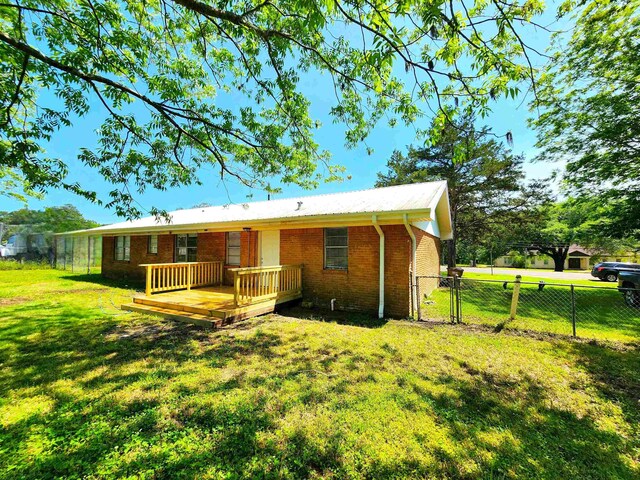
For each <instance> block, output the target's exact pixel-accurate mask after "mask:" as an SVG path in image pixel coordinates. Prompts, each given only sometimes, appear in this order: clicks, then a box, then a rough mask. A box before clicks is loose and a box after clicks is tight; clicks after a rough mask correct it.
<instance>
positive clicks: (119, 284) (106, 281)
mask: <svg viewBox="0 0 640 480" xmlns="http://www.w3.org/2000/svg"><path fill="white" fill-rule="evenodd" d="M60 279H62V280H73V281H76V282H83V283H93V284H97V285H103V286H105V287H113V288H135V289H143V288H144V282H143V281H141V280H135V279H127V280H123V279H112V278H106V277H104V276H102V274H101V273H89V274H87V273H84V274H78V275H63V276H61V277H60Z"/></svg>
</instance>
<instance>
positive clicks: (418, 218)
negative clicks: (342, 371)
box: [65, 181, 452, 321]
mask: <svg viewBox="0 0 640 480" xmlns="http://www.w3.org/2000/svg"><path fill="white" fill-rule="evenodd" d="M65 235H66V236H100V237H101V238H102V275H104V276H105V277H108V278H114V279H129V280H134V281H139V282H144V283H145V286H146V288H145V295H144V296H139V297H136V298H134V301H133V303H132V304H128V305H126V306H125V307H126V308H129V309H136V310H143V311H144V310H145V309H146V310H149V313H154V312H152V310H153V309H156V310H158V311H157V312H155V313H158V314H160V313H167V316H170V315H168V311H169V310H172V311H173V313H174V314H175V311H176V310H180V311H182V312H183V314H184V315H187V314H188V315H198V318H201V317H203V318H205V319H206V317H207V316H209V317H215V318H221V319H222V320H223V321H226V320H230V319H237V318H242V317H246V316H249V315H252V314H257V313H263V312H267V311H273V309H274V308H275V306H276V305H277V304H279V303H283V302H286V301H290V300H293V299H299V298H302V299H303V300H305V301H306V302H309V303H311V304H313V305H317V306H321V307H325V308H336V309H344V310H358V311H364V312H376V313H377V314H378V315H379V317H383V316H385V315H388V316H393V317H408V316H410V315H412V312H414V311H415V310H416V307H417V299H416V296H417V292H416V291H415V289H414V285H415V284H416V279H415V276H416V275H439V258H440V249H441V247H440V241H441V240H447V239H450V238H451V236H452V229H451V216H450V211H449V198H448V191H447V184H446V182H444V181H440V182H428V183H417V184H411V185H402V186H393V187H385V188H377V189H369V190H360V191H354V192H347V193H335V194H327V195H314V196H306V197H299V198H291V199H278V200H270V201H261V202H250V203H242V204H228V205H222V206H215V207H204V208H193V209H188V210H177V211H174V212H170V213H169V219H164V218H155V217H148V218H142V219H139V220H133V221H127V222H123V223H116V224H113V225H106V226H102V227H98V228H93V229H90V230H83V231H78V232H69V233H67V234H65ZM434 284H435V281H434ZM420 293H426V292H420ZM176 315H177V314H175V315H173V316H176Z"/></svg>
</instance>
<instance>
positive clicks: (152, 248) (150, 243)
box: [147, 235, 158, 255]
mask: <svg viewBox="0 0 640 480" xmlns="http://www.w3.org/2000/svg"><path fill="white" fill-rule="evenodd" d="M147 253H148V254H150V255H157V254H158V235H149V239H148V240H147Z"/></svg>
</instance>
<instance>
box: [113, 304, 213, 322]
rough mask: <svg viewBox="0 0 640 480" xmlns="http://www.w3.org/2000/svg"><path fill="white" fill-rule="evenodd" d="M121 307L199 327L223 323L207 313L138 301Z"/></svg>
mask: <svg viewBox="0 0 640 480" xmlns="http://www.w3.org/2000/svg"><path fill="white" fill-rule="evenodd" d="M121 308H122V310H128V311H130V312H139V313H146V314H147V315H155V316H158V317H163V318H168V319H171V320H178V321H180V322H185V323H191V324H193V325H198V326H200V327H209V328H216V327H220V326H222V324H223V323H224V321H223V319H221V318H215V317H211V316H209V315H201V314H199V313H191V312H185V311H177V310H173V309H168V308H162V307H156V306H152V305H144V304H141V303H138V302H133V303H125V304H124V305H122V307H121Z"/></svg>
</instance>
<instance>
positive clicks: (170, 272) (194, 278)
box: [140, 260, 224, 296]
mask: <svg viewBox="0 0 640 480" xmlns="http://www.w3.org/2000/svg"><path fill="white" fill-rule="evenodd" d="M223 263H224V262H222V261H220V260H216V261H212V262H182V263H143V264H140V266H141V267H144V268H145V269H146V287H145V295H147V296H149V295H151V294H153V293H157V292H166V291H169V290H185V289H186V290H191V287H203V286H205V285H220V284H222V267H223Z"/></svg>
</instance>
